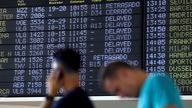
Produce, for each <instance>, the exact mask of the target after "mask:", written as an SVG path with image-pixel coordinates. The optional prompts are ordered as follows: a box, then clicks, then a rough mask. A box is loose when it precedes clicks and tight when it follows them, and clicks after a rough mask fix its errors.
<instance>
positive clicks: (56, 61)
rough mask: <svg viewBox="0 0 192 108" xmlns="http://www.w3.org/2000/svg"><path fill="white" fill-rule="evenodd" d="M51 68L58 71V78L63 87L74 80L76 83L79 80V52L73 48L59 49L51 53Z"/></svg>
mask: <svg viewBox="0 0 192 108" xmlns="http://www.w3.org/2000/svg"><path fill="white" fill-rule="evenodd" d="M52 68H53V70H54V71H55V72H59V73H60V75H59V77H58V80H60V82H61V84H62V86H63V87H64V88H65V87H66V86H67V85H69V84H70V83H73V82H74V81H75V83H76V82H78V80H79V68H80V54H79V53H77V52H76V51H74V50H73V49H59V50H57V51H56V52H55V53H54V54H53V63H52ZM72 81H73V82H72Z"/></svg>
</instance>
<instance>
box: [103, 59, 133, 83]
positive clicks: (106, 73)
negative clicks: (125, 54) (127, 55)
mask: <svg viewBox="0 0 192 108" xmlns="http://www.w3.org/2000/svg"><path fill="white" fill-rule="evenodd" d="M120 68H127V69H133V68H134V67H133V66H131V65H129V64H128V63H126V62H122V61H116V62H113V63H111V64H109V65H108V66H107V67H106V68H105V69H104V70H103V72H102V75H101V80H102V82H101V83H103V81H104V80H105V79H106V78H114V77H115V76H116V74H117V70H118V69H120Z"/></svg>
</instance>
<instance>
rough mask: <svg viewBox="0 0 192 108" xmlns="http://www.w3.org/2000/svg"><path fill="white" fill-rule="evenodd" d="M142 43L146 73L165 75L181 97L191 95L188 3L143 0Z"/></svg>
mask: <svg viewBox="0 0 192 108" xmlns="http://www.w3.org/2000/svg"><path fill="white" fill-rule="evenodd" d="M145 7H146V8H145V23H146V26H145V31H146V32H145V38H146V40H145V42H146V47H145V48H146V52H144V53H145V55H146V61H145V63H144V64H145V66H146V70H147V71H148V72H160V73H161V72H169V74H170V76H171V77H172V78H173V79H174V80H175V82H176V84H177V85H178V87H179V90H180V91H181V93H182V94H183V95H190V94H191V93H192V52H191V51H192V50H191V44H192V19H191V17H192V1H191V0H147V1H146V3H145Z"/></svg>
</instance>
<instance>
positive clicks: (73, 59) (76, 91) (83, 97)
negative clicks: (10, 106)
mask: <svg viewBox="0 0 192 108" xmlns="http://www.w3.org/2000/svg"><path fill="white" fill-rule="evenodd" d="M79 68H80V55H79V54H78V53H77V52H75V51H73V50H72V49H60V50H58V51H57V52H56V53H55V54H54V60H53V63H52V72H51V74H50V76H49V78H48V81H47V83H48V95H47V96H46V101H45V102H44V103H43V106H42V107H43V108H93V105H92V103H91V101H90V100H89V98H88V96H87V94H86V92H85V91H84V90H82V89H81V88H80V84H79ZM60 88H63V89H64V91H65V96H64V97H62V98H61V99H59V100H58V101H56V102H55V103H54V104H53V100H54V97H55V96H56V95H57V93H58V90H59V89H60Z"/></svg>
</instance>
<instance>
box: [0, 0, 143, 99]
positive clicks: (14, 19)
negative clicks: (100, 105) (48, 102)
mask: <svg viewBox="0 0 192 108" xmlns="http://www.w3.org/2000/svg"><path fill="white" fill-rule="evenodd" d="M141 6H142V5H141V1H140V0H124V1H123V0H116V1H103V0H87V1H86V0H71V1H70V0H10V1H6V0H5V1H4V0H1V4H0V7H1V8H0V44H1V45H0V76H1V78H0V91H1V92H0V96H44V95H45V94H46V83H45V81H46V78H47V75H48V74H49V73H50V68H51V61H52V57H51V56H52V54H53V52H54V51H55V50H56V49H59V48H66V47H69V48H74V49H76V50H78V51H79V52H80V53H81V55H82V56H81V60H82V64H81V69H80V80H81V81H80V82H81V87H82V88H84V89H86V91H87V92H88V93H89V95H91V96H102V95H106V94H105V92H103V90H102V89H101V87H99V83H98V82H99V79H98V73H99V70H100V67H103V66H106V65H107V64H108V63H110V62H112V61H116V60H123V61H126V62H128V63H130V64H132V65H135V66H138V67H142V65H141V60H142V56H141V54H142V48H141V46H142V42H143V41H142V8H141ZM60 93H63V91H62V90H61V91H60Z"/></svg>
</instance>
